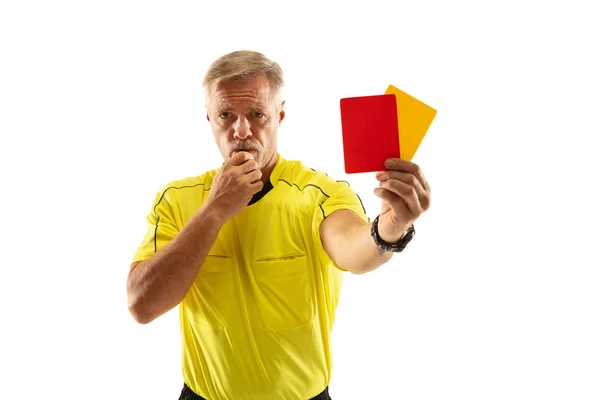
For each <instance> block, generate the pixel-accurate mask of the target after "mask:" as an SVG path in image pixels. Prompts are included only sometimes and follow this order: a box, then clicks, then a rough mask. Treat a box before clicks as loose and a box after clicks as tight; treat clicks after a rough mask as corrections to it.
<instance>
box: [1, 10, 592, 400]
mask: <svg viewBox="0 0 600 400" xmlns="http://www.w3.org/2000/svg"><path fill="white" fill-rule="evenodd" d="M205 3H206V2H200V1H174V2H166V1H165V2H157V1H103V2H91V1H71V2H67V1H48V2H42V1H38V2H30V1H16V0H13V1H5V2H2V5H1V6H0V57H1V62H0V70H1V71H0V72H1V73H0V133H1V138H2V139H1V140H2V142H1V145H0V163H1V169H0V173H1V174H2V175H1V177H2V182H1V190H2V195H1V196H0V202H1V204H0V206H1V210H2V216H1V220H0V221H1V222H2V229H1V230H0V235H1V242H0V243H2V253H1V256H0V263H1V275H0V307H1V315H2V319H1V320H0V321H1V322H0V323H1V328H0V335H1V340H0V374H1V375H0V398H1V399H16V398H33V397H38V394H39V395H40V396H41V397H42V398H48V399H176V398H177V397H178V395H179V391H180V389H181V385H182V380H181V370H180V347H179V346H180V343H179V330H178V329H179V328H178V318H177V310H173V311H171V312H169V313H168V314H166V315H164V316H163V317H161V318H159V319H158V320H156V321H154V322H153V323H151V324H149V325H138V324H136V323H135V322H134V321H133V319H132V318H131V316H130V315H129V314H128V312H127V308H126V297H125V279H126V275H127V271H128V268H129V262H130V260H131V257H132V255H133V252H134V251H135V249H136V248H137V246H138V244H139V242H140V240H141V239H142V235H143V233H144V231H145V229H146V225H145V223H146V222H145V217H146V214H147V212H148V211H149V209H150V206H151V204H152V201H153V200H154V195H155V194H156V192H157V191H158V190H159V189H160V188H161V187H162V186H163V185H164V184H165V183H168V182H169V181H171V180H174V179H180V178H183V177H187V176H194V175H199V174H201V173H202V172H204V171H205V170H207V169H210V168H213V167H215V166H216V165H219V162H220V159H219V153H218V151H217V148H216V146H215V144H214V142H213V139H212V136H211V134H210V131H209V126H208V123H207V122H206V119H205V117H204V109H203V97H202V91H201V81H202V78H203V75H204V72H205V71H206V68H207V67H208V65H209V64H210V62H212V61H213V60H214V59H215V58H216V57H218V56H220V55H221V54H224V53H226V52H229V51H232V50H237V49H254V50H259V51H262V52H264V53H265V54H266V55H267V56H269V57H271V58H273V59H274V60H276V61H278V62H279V63H280V64H281V66H282V67H283V69H284V72H285V78H286V81H287V86H286V91H285V94H286V99H287V119H286V121H285V123H284V124H283V126H282V128H281V130H280V151H281V153H282V155H284V156H285V157H287V158H290V159H302V160H303V161H304V162H305V164H307V165H309V166H311V167H312V168H315V169H319V170H323V171H326V172H327V173H328V174H329V175H330V176H333V177H335V178H336V179H346V180H348V181H349V182H350V183H351V185H352V187H353V188H354V189H355V190H356V191H357V193H358V194H359V195H360V196H361V197H362V199H363V201H364V204H365V207H366V208H367V211H368V214H369V216H371V217H372V218H373V217H375V216H376V215H377V213H378V211H379V206H380V203H379V199H378V198H376V197H375V196H374V195H373V194H372V189H373V188H374V187H375V186H376V181H375V179H374V176H373V174H360V175H350V176H347V175H345V174H344V170H343V156H342V144H341V130H340V117H339V99H340V98H342V97H348V96H355V95H356V96H360V95H370V94H381V93H383V92H384V91H385V89H386V88H387V85H389V84H393V85H395V86H397V87H399V88H401V89H403V90H405V91H406V92H408V93H410V94H412V95H413V96H415V97H417V98H419V99H421V100H422V101H424V102H426V103H428V104H430V105H431V106H433V107H435V108H436V109H437V110H438V115H437V117H436V119H435V121H434V122H433V124H432V126H431V128H430V130H429V132H428V134H427V136H426V138H425V140H424V141H423V143H422V145H421V147H420V149H419V151H418V152H417V154H416V156H415V158H414V161H415V162H417V163H418V164H420V165H421V167H422V168H423V170H424V171H425V174H426V176H427V178H428V179H429V181H430V183H431V186H432V188H433V192H432V195H433V205H432V208H431V209H430V211H429V212H427V213H426V214H425V215H424V216H423V217H422V218H421V219H420V220H419V222H418V224H417V236H416V237H415V240H414V241H413V242H412V243H411V244H410V246H409V247H408V248H407V250H406V252H405V253H403V254H402V255H399V256H396V257H395V258H394V259H393V261H391V262H390V263H389V264H387V265H385V266H384V267H382V268H381V269H379V270H377V271H375V272H373V273H370V274H367V275H364V276H351V275H348V276H347V279H346V285H345V287H344V290H343V293H342V299H341V304H340V306H339V309H338V313H337V319H336V325H335V328H334V338H333V340H334V342H333V346H334V374H333V380H332V382H331V393H332V396H333V398H334V399H335V400H346V399H373V398H386V399H410V400H413V399H414V400H417V399H419V400H420V399H423V400H424V399H462V400H465V399H598V398H600V271H599V268H600V257H599V256H598V251H597V243H598V239H599V238H600V235H599V234H598V226H599V223H600V218H599V212H598V205H599V204H600V196H599V194H598V181H599V179H598V175H597V174H598V172H599V171H600V168H599V163H598V161H597V160H596V158H595V157H596V154H597V149H598V145H597V143H598V140H597V139H598V134H600V124H599V122H598V113H599V106H600V102H599V93H600V82H599V78H598V71H600V63H599V62H598V58H597V53H598V48H599V43H598V40H597V39H594V37H596V38H597V37H600V32H599V29H598V23H597V14H594V12H592V7H591V5H592V3H593V2H591V1H589V2H587V4H586V3H584V2H569V5H568V6H566V5H565V4H566V3H567V2H541V1H540V2H532V1H529V2H527V1H525V2H523V1H519V2H516V1H514V2H511V1H503V2H496V3H492V2H476V1H472V2H466V1H453V2H450V1H448V2H442V1H438V2H431V1H418V2H416V1H411V2H408V1H402V2H394V5H393V6H391V5H386V4H384V3H383V2H379V1H374V0H370V1H367V2H365V1H360V2H351V1H347V2H344V3H343V5H342V4H341V3H340V5H337V6H333V5H329V2H325V1H319V2H314V3H309V2H306V1H305V2H294V3H293V4H287V3H286V2H270V3H267V2H241V1H236V2H233V1H230V2H220V1H213V2H211V3H210V4H205ZM82 392H85V394H82ZM34 394H35V396H34Z"/></svg>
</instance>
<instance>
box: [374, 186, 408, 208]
mask: <svg viewBox="0 0 600 400" xmlns="http://www.w3.org/2000/svg"><path fill="white" fill-rule="evenodd" d="M373 193H375V196H377V197H379V198H380V199H381V200H383V202H384V203H385V204H387V207H389V208H393V209H394V211H395V212H396V213H399V214H408V213H410V210H409V209H408V206H407V205H406V203H405V202H404V200H403V199H402V198H401V197H400V196H398V195H397V194H395V193H392V192H390V191H389V190H387V189H385V188H382V187H377V188H375V189H374V190H373Z"/></svg>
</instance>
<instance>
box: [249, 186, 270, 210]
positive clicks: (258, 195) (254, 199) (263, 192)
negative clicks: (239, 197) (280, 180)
mask: <svg viewBox="0 0 600 400" xmlns="http://www.w3.org/2000/svg"><path fill="white" fill-rule="evenodd" d="M271 189H273V184H272V183H271V180H270V179H269V180H268V181H267V183H265V185H264V186H263V188H262V189H260V192H258V193H254V196H252V198H251V199H250V202H249V203H248V205H249V206H251V205H252V204H254V203H256V202H257V201H259V200H260V199H262V198H263V197H265V195H266V194H267V193H269V192H270V191H271Z"/></svg>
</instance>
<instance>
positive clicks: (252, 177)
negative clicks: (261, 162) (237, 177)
mask: <svg viewBox="0 0 600 400" xmlns="http://www.w3.org/2000/svg"><path fill="white" fill-rule="evenodd" d="M245 178H246V181H247V182H250V183H254V182H256V181H260V178H262V172H261V170H260V169H255V170H253V171H251V172H249V173H247V174H246V177H245Z"/></svg>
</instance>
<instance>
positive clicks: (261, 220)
mask: <svg viewBox="0 0 600 400" xmlns="http://www.w3.org/2000/svg"><path fill="white" fill-rule="evenodd" d="M217 172H218V169H215V170H212V171H209V172H206V173H205V174H203V175H201V176H198V177H193V178H187V179H183V180H179V181H174V182H171V183H170V184H168V185H166V186H165V187H163V188H162V190H161V191H160V192H159V193H158V194H157V195H156V199H155V202H154V204H153V206H152V208H151V211H150V213H149V215H148V217H147V221H148V230H147V233H146V235H145V237H144V239H143V242H142V243H141V245H140V247H139V248H138V250H137V252H136V254H135V256H134V258H133V260H132V261H133V262H135V261H142V260H145V259H147V258H149V257H151V256H152V255H153V254H154V253H155V252H156V251H158V250H160V249H161V248H162V247H163V246H165V245H166V244H167V243H168V242H169V241H170V240H171V239H173V238H174V237H175V236H176V235H177V233H178V232H179V231H180V230H181V229H182V228H183V226H184V225H185V224H186V223H187V221H189V220H190V218H191V217H192V216H193V215H194V213H195V212H196V211H197V210H198V209H199V208H200V206H201V205H202V204H203V202H204V201H205V200H206V199H207V197H208V194H209V192H210V187H211V184H212V182H213V179H214V177H215V174H216V173H217ZM257 195H258V196H257ZM257 195H255V196H254V197H253V200H252V201H251V202H250V204H249V205H248V206H247V207H246V208H245V209H244V210H243V211H242V212H241V213H239V214H238V215H237V216H235V217H234V218H232V219H230V220H229V221H227V222H226V223H225V224H224V225H223V227H222V229H221V230H220V232H219V234H218V237H217V239H216V241H215V243H214V245H213V246H212V248H211V249H210V251H209V253H208V256H207V257H206V259H205V261H204V263H203V264H202V266H201V268H200V271H199V273H198V275H197V276H196V279H195V281H194V283H193V284H192V286H191V288H190V290H189V291H188V293H187V295H186V297H185V298H184V300H183V301H182V302H181V303H180V304H179V314H180V327H181V335H182V364H183V365H182V372H183V380H184V382H185V383H186V384H187V385H188V386H189V387H190V388H191V389H192V390H193V391H194V392H195V393H197V394H198V395H200V396H202V397H205V398H207V399H210V400H245V399H248V400H249V399H252V400H256V399H265V400H266V399H269V400H270V399H284V400H294V399H309V398H311V397H313V396H315V395H317V394H318V393H320V392H322V391H323V390H324V389H325V388H326V387H327V386H328V385H329V381H330V377H331V346H330V338H331V331H332V327H333V321H334V313H335V310H336V307H337V304H338V299H339V296H340V290H341V287H342V280H343V271H344V270H343V269H342V268H340V267H339V266H337V265H335V263H334V262H333V261H332V260H331V258H330V257H329V256H328V255H327V253H326V252H325V250H324V248H323V244H322V242H321V236H320V225H321V223H322V222H323V220H324V219H325V218H326V217H327V216H328V215H330V214H331V213H332V212H334V211H336V210H340V209H348V210H352V211H353V212H355V213H356V214H358V215H359V216H361V217H362V218H363V219H364V220H365V221H366V222H369V218H368V217H367V215H366V212H365V209H364V207H363V205H362V202H361V201H360V198H359V197H358V195H357V194H356V193H355V192H354V191H353V190H352V189H351V188H350V186H349V184H348V183H347V182H344V181H335V180H333V179H332V178H330V177H329V176H327V175H326V174H324V173H322V172H316V171H314V170H312V169H310V168H307V167H306V166H304V165H303V164H302V163H301V162H300V161H289V160H285V159H283V158H282V156H281V155H280V154H278V158H277V164H276V165H275V167H274V169H273V171H272V173H271V176H270V179H269V182H267V184H266V185H265V187H264V188H263V190H262V191H261V194H257Z"/></svg>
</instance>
